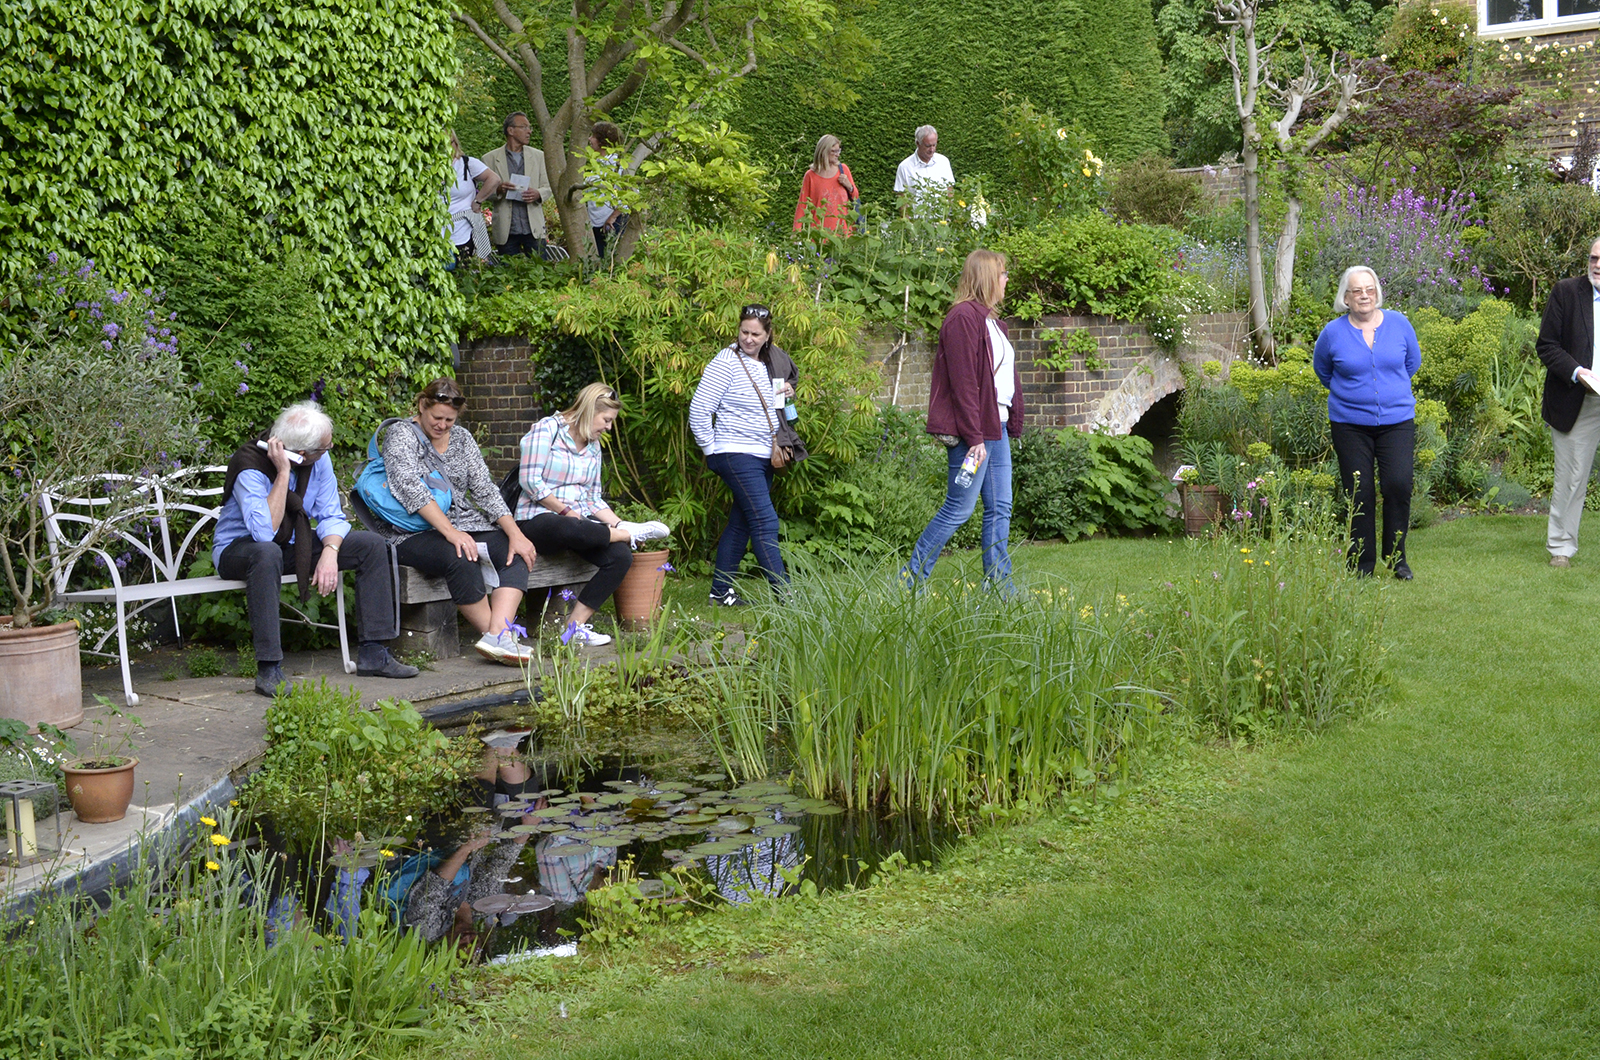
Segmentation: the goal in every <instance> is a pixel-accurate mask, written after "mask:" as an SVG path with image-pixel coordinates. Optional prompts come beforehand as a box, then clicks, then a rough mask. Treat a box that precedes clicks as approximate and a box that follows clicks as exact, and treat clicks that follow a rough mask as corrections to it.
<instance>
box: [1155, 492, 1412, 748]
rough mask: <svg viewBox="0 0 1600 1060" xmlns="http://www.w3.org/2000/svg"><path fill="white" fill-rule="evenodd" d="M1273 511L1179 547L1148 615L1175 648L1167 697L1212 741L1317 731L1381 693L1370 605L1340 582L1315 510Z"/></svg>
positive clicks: (1381, 668)
mask: <svg viewBox="0 0 1600 1060" xmlns="http://www.w3.org/2000/svg"><path fill="white" fill-rule="evenodd" d="M1283 501H1284V498H1283V497H1282V495H1281V494H1277V495H1273V496H1271V498H1270V501H1269V503H1268V504H1266V505H1265V506H1263V509H1262V510H1264V512H1265V516H1264V517H1262V516H1259V515H1258V516H1257V517H1256V518H1253V519H1248V520H1241V521H1240V522H1238V523H1237V524H1235V525H1236V526H1237V527H1239V529H1236V530H1234V531H1232V532H1229V533H1223V534H1219V535H1217V536H1215V537H1213V538H1210V539H1206V540H1191V541H1190V542H1189V544H1188V552H1187V556H1186V559H1187V563H1186V564H1185V565H1184V566H1183V567H1181V568H1180V572H1179V573H1176V574H1174V575H1173V580H1172V581H1171V582H1168V583H1166V584H1165V586H1164V592H1163V593H1162V594H1161V595H1160V596H1159V597H1158V602H1157V604H1156V605H1155V606H1154V607H1153V611H1154V614H1155V618H1154V623H1155V625H1156V627H1157V628H1158V629H1160V630H1161V631H1162V634H1163V636H1164V638H1165V643H1169V644H1171V645H1172V647H1173V648H1174V649H1175V654H1174V655H1173V656H1171V657H1170V658H1172V659H1173V661H1174V662H1175V667H1174V670H1173V673H1172V676H1171V679H1170V680H1171V685H1170V687H1172V688H1173V690H1174V692H1175V694H1176V696H1177V698H1178V699H1179V700H1180V701H1181V702H1182V703H1183V704H1184V706H1185V707H1186V708H1187V709H1188V710H1189V711H1190V712H1191V713H1192V714H1193V715H1194V716H1195V717H1196V718H1197V719H1199V720H1201V721H1202V722H1204V723H1205V724H1207V725H1209V726H1210V727H1212V728H1213V729H1214V730H1215V731H1216V732H1218V733H1220V734H1222V735H1226V736H1245V737H1249V736H1253V735H1257V734H1260V733H1263V732H1267V731H1271V730H1274V729H1318V728H1321V727H1323V726H1325V725H1327V724H1328V723H1329V722H1331V721H1333V720H1334V719H1336V718H1339V717H1346V716H1352V715H1354V716H1359V715H1361V714H1363V713H1365V712H1367V711H1370V710H1371V709H1373V708H1374V707H1376V706H1377V705H1379V704H1381V703H1382V702H1383V701H1384V699H1385V697H1386V696H1387V694H1388V687H1389V680H1388V667H1387V662H1386V659H1385V655H1384V646H1383V639H1382V634H1383V614H1384V608H1383V601H1382V598H1381V597H1380V596H1379V595H1378V593H1377V592H1375V591H1374V586H1373V585H1372V584H1371V583H1370V581H1368V582H1362V581H1361V580H1359V579H1356V578H1354V577H1352V576H1351V575H1350V573H1349V571H1348V570H1347V568H1346V564H1345V549H1344V542H1345V540H1346V539H1345V538H1344V537H1343V536H1342V535H1341V534H1339V533H1338V532H1337V525H1336V524H1335V523H1334V522H1333V520H1332V519H1331V518H1330V517H1329V515H1328V512H1329V509H1328V507H1327V506H1326V505H1323V506H1322V507H1321V509H1320V511H1319V512H1318V513H1317V514H1316V515H1314V516H1312V517H1310V518H1307V517H1304V516H1301V515H1300V514H1299V513H1298V512H1296V511H1295V510H1294V507H1293V506H1292V505H1286V504H1284V503H1283Z"/></svg>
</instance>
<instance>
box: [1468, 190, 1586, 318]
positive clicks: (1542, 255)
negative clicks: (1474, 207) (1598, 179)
mask: <svg viewBox="0 0 1600 1060" xmlns="http://www.w3.org/2000/svg"><path fill="white" fill-rule="evenodd" d="M1487 227H1488V231H1489V234H1490V236H1491V239H1490V240H1489V242H1488V244H1487V247H1488V250H1489V253H1490V254H1492V255H1493V257H1494V262H1495V266H1496V268H1495V272H1496V276H1497V278H1498V279H1500V281H1501V282H1502V283H1506V284H1511V283H1515V284H1516V285H1517V287H1518V288H1519V289H1520V290H1519V291H1518V297H1519V298H1521V297H1522V296H1523V294H1524V293H1525V294H1526V297H1527V298H1528V304H1530V305H1532V306H1533V307H1534V308H1535V309H1539V308H1542V306H1543V297H1544V296H1545V295H1547V294H1548V292H1549V290H1550V288H1551V287H1552V286H1553V285H1554V284H1555V282H1556V281H1557V280H1560V279H1563V278H1565V277H1567V276H1582V275H1583V274H1584V270H1585V268H1586V267H1587V266H1588V256H1589V247H1590V246H1591V245H1592V244H1593V243H1594V239H1595V233H1596V232H1600V197H1596V196H1595V194H1594V191H1593V189H1591V188H1588V187H1586V186H1584V185H1581V184H1551V183H1549V182H1546V181H1533V182H1531V183H1529V184H1527V185H1526V186H1524V187H1520V188H1515V189H1513V190H1511V191H1508V192H1506V193H1505V194H1504V195H1502V196H1500V198H1499V199H1497V200H1496V201H1495V203H1494V205H1493V206H1491V207H1490V208H1489V221H1488V226H1487Z"/></svg>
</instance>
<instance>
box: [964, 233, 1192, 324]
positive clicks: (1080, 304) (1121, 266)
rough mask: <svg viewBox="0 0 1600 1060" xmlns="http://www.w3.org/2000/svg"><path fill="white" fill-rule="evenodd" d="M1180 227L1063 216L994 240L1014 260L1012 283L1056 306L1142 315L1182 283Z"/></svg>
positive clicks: (1127, 316) (1126, 317)
mask: <svg viewBox="0 0 1600 1060" xmlns="http://www.w3.org/2000/svg"><path fill="white" fill-rule="evenodd" d="M1177 248H1178V233H1176V232H1174V231H1172V230H1170V229H1162V228H1151V227H1148V226H1145V225H1120V224H1117V223H1116V222H1115V221H1112V220H1111V219H1110V218H1108V217H1106V216H1104V215H1103V214H1098V213H1095V214H1086V215H1084V216H1081V217H1074V218H1063V219H1061V220H1058V221H1056V222H1054V223H1053V224H1051V225H1049V226H1041V227H1039V228H1035V229H1029V230H1026V231H1020V232H1013V233H1011V234H1009V235H1007V236H1005V237H1003V238H1001V239H999V240H997V241H996V243H995V249H996V250H998V251H1000V252H1002V253H1003V254H1005V255H1006V257H1007V258H1008V259H1009V265H1008V268H1009V269H1010V272H1011V282H1010V286H1009V290H1010V291H1011V292H1013V293H1014V294H1015V295H1018V296H1021V295H1025V294H1027V293H1029V292H1032V293H1036V294H1038V295H1039V297H1040V299H1041V300H1042V303H1043V305H1044V309H1045V311H1046V312H1050V313H1081V312H1090V313H1099V314H1102V315H1105V316H1112V317H1118V318H1120V319H1122V320H1139V319H1141V318H1142V317H1143V316H1144V315H1145V314H1146V312H1147V311H1148V310H1149V309H1150V308H1151V307H1152V305H1153V304H1154V303H1156V302H1158V301H1159V300H1160V299H1162V298H1163V297H1164V296H1167V295H1169V294H1170V293H1172V292H1173V291H1174V290H1175V289H1176V286H1177V284H1178V273H1177V271H1176V270H1175V269H1174V268H1173V262H1174V260H1175V259H1176V255H1177Z"/></svg>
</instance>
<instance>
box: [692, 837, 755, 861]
mask: <svg viewBox="0 0 1600 1060" xmlns="http://www.w3.org/2000/svg"><path fill="white" fill-rule="evenodd" d="M753 842H755V836H751V837H750V838H749V839H748V840H744V841H742V840H739V839H732V838H730V839H718V840H714V841H713V842H710V843H696V844H695V845H694V846H692V847H690V848H689V853H691V854H699V855H701V856H704V857H710V856H712V855H717V854H737V853H739V852H740V851H741V850H744V849H745V848H746V847H748V846H749V845H750V844H751V843H753Z"/></svg>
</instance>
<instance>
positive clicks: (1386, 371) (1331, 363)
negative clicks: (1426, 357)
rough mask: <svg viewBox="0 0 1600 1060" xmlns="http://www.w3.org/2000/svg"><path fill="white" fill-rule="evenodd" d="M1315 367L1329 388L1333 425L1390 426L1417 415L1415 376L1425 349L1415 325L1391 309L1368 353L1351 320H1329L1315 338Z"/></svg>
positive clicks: (1313, 366)
mask: <svg viewBox="0 0 1600 1060" xmlns="http://www.w3.org/2000/svg"><path fill="white" fill-rule="evenodd" d="M1311 367H1312V369H1313V370H1314V371H1315V372H1316V373H1317V378H1318V379H1320V380H1322V385H1323V386H1325V387H1327V388H1328V419H1330V420H1332V421H1333V422H1334V423H1354V424H1358V425H1360V426H1363V427H1386V426H1388V425H1390V424H1393V423H1404V422H1405V421H1406V420H1409V419H1413V418H1414V417H1415V416H1416V414H1417V399H1416V398H1415V397H1414V396H1412V393H1411V377H1412V376H1414V375H1416V374H1417V369H1419V368H1421V367H1422V347H1421V346H1419V345H1418V344H1417V333H1416V331H1415V330H1413V328H1412V327H1411V321H1409V320H1407V319H1406V318H1405V317H1403V316H1401V315H1400V314H1399V313H1396V312H1395V311H1394V310H1393V309H1385V310H1384V311H1383V323H1381V324H1379V325H1378V330H1377V331H1376V332H1375V333H1374V334H1373V338H1372V349H1370V350H1369V349H1367V342H1366V340H1365V339H1363V338H1362V337H1361V331H1360V329H1358V328H1357V327H1356V326H1355V325H1354V324H1351V323H1350V319H1349V317H1335V318H1334V319H1333V320H1330V321H1329V322H1328V325H1327V326H1326V327H1324V328H1323V329H1322V334H1320V335H1318V336H1317V348H1316V351H1315V352H1314V353H1313V354H1312V356H1311Z"/></svg>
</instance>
